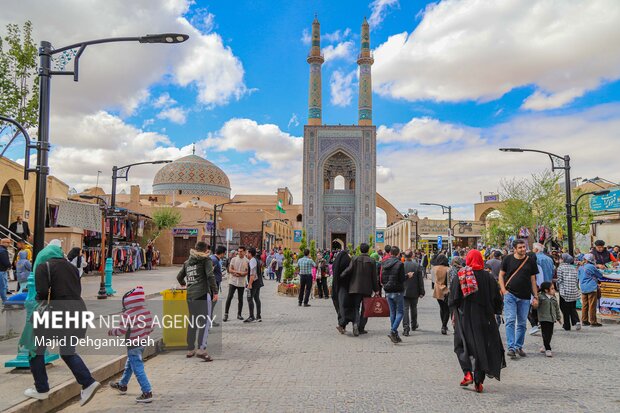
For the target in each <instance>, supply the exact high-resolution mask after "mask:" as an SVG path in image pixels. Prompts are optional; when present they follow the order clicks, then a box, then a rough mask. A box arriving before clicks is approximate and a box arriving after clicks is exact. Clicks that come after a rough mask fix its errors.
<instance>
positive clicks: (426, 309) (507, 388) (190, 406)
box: [62, 281, 620, 412]
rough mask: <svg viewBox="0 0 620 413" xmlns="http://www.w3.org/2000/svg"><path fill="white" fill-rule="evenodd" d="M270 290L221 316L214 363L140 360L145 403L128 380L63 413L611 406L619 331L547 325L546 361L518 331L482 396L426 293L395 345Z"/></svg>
mask: <svg viewBox="0 0 620 413" xmlns="http://www.w3.org/2000/svg"><path fill="white" fill-rule="evenodd" d="M275 290H276V287H275V284H273V282H272V281H266V287H265V288H263V290H262V292H261V295H262V301H263V319H264V321H263V322H262V323H254V324H251V325H247V324H244V323H242V322H240V321H237V320H233V321H229V322H227V323H224V325H223V332H222V340H223V343H222V344H223V352H222V354H213V357H214V358H215V361H214V362H212V363H205V362H201V361H199V360H197V359H195V358H194V359H186V358H185V356H184V352H181V351H173V352H168V353H163V354H160V355H159V356H157V357H155V358H153V359H151V360H149V361H147V362H146V371H147V374H148V376H149V379H150V380H151V382H152V385H153V389H154V395H155V397H156V400H155V401H154V402H153V403H152V404H150V405H144V406H136V403H135V401H134V399H135V397H136V396H137V395H138V394H139V387H138V385H137V383H136V381H135V378H134V379H132V381H131V382H130V384H129V392H128V394H127V395H124V396H122V395H118V394H115V392H114V391H112V390H111V389H109V388H108V387H106V388H105V389H104V390H102V391H101V392H100V393H99V394H97V395H96V396H95V399H94V401H93V402H92V403H90V404H89V405H87V406H86V407H83V408H80V407H79V405H78V404H77V403H73V404H71V405H69V406H66V407H65V408H64V409H63V410H62V411H67V412H78V411H79V412H107V411H115V412H123V411H127V412H129V411H135V410H136V409H137V408H138V409H139V410H140V411H145V412H150V411H188V412H190V411H191V412H197V411H201V412H202V411H205V412H207V411H213V412H245V411H248V412H249V411H252V412H300V411H307V412H376V411H386V412H387V411H390V412H394V411H399V412H400V411H402V412H411V411H416V410H419V409H424V410H426V411H428V412H436V411H438V412H439V411H441V412H445V411H453V412H468V411H489V412H502V411H506V412H508V411H510V412H515V411H556V412H560V411H561V412H564V411H571V412H609V411H619V410H620V395H619V394H618V391H617V388H618V387H617V386H618V382H617V377H618V374H619V373H620V361H619V360H620V357H619V356H620V347H619V346H618V343H619V342H620V340H619V339H620V326H617V325H606V326H605V327H603V328H600V329H593V328H584V329H583V330H581V331H579V332H577V331H573V332H570V333H569V332H564V331H563V330H562V329H561V328H556V333H555V336H554V338H553V342H552V346H553V348H554V351H555V356H554V357H553V358H551V359H547V358H545V357H543V356H541V355H540V354H537V351H538V349H539V347H540V346H541V345H542V339H541V337H540V336H535V337H531V336H527V338H526V345H525V350H526V351H527V352H528V353H529V356H528V357H527V358H524V359H520V360H517V361H511V360H509V361H508V367H507V368H506V369H504V370H503V371H502V381H501V382H498V381H496V380H490V379H488V380H487V382H486V383H485V393H483V394H477V393H475V392H473V390H472V389H462V388H460V387H459V382H460V380H461V378H462V373H461V371H460V368H459V365H458V362H457V360H456V356H455V355H454V353H453V347H452V339H453V336H452V333H451V332H450V333H449V335H448V336H442V335H441V334H440V332H439V329H440V321H439V307H438V305H437V302H436V300H434V299H432V298H431V297H430V296H428V297H425V298H424V299H422V300H420V306H419V313H420V314H419V324H420V327H421V329H420V330H418V331H417V332H415V333H414V334H413V335H412V336H411V337H403V340H404V341H403V343H402V344H398V345H394V344H392V343H391V342H390V341H389V339H388V337H387V336H386V334H387V332H388V329H389V328H388V321H387V319H371V320H370V321H369V323H368V326H367V328H368V330H369V334H367V335H365V336H360V337H358V338H354V337H352V335H351V334H350V333H348V334H347V335H344V336H343V335H340V334H338V332H337V331H336V329H335V325H336V323H335V312H334V309H333V306H332V302H331V300H319V299H314V300H312V301H311V304H312V307H310V308H303V307H298V306H297V300H296V299H294V298H290V297H282V296H278V295H277V294H276V293H275ZM427 291H431V290H430V283H429V285H427ZM224 293H225V292H224ZM222 296H224V297H225V294H222ZM235 300H236V298H235ZM234 305H235V304H234V301H233V306H234ZM244 315H247V303H245V304H244ZM502 335H503V326H502Z"/></svg>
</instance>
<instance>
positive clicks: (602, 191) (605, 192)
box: [592, 189, 610, 195]
mask: <svg viewBox="0 0 620 413" xmlns="http://www.w3.org/2000/svg"><path fill="white" fill-rule="evenodd" d="M609 192H610V191H609V189H604V190H601V191H594V192H592V195H607V194H608V193H609Z"/></svg>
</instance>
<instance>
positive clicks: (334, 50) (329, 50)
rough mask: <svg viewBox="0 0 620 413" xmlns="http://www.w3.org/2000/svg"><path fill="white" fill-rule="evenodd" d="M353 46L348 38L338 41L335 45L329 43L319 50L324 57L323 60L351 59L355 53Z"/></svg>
mask: <svg viewBox="0 0 620 413" xmlns="http://www.w3.org/2000/svg"><path fill="white" fill-rule="evenodd" d="M354 48H355V45H354V44H353V41H351V40H348V41H346V42H342V43H338V44H337V45H335V46H334V45H332V44H330V45H329V46H327V47H324V48H323V49H322V50H321V51H322V52H323V56H324V57H325V62H331V61H333V60H337V59H343V60H348V61H353V57H354V55H355V52H354Z"/></svg>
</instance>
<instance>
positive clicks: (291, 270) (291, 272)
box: [282, 248, 295, 282]
mask: <svg viewBox="0 0 620 413" xmlns="http://www.w3.org/2000/svg"><path fill="white" fill-rule="evenodd" d="M282 266H283V268H284V281H285V282H286V281H290V280H292V279H293V277H294V276H295V267H294V266H293V256H292V254H291V250H289V249H288V248H287V249H285V250H284V261H283V262H282Z"/></svg>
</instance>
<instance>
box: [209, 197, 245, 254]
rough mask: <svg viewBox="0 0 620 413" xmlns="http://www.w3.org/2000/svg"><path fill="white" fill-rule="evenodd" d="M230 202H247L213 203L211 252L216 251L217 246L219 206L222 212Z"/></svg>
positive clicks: (242, 202) (233, 202) (238, 202)
mask: <svg viewBox="0 0 620 413" xmlns="http://www.w3.org/2000/svg"><path fill="white" fill-rule="evenodd" d="M230 204H245V201H230V202H224V203H223V204H215V205H213V227H212V228H211V252H213V253H215V248H216V247H217V245H216V244H217V208H218V207H221V208H220V212H222V211H223V210H224V205H230Z"/></svg>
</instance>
